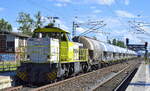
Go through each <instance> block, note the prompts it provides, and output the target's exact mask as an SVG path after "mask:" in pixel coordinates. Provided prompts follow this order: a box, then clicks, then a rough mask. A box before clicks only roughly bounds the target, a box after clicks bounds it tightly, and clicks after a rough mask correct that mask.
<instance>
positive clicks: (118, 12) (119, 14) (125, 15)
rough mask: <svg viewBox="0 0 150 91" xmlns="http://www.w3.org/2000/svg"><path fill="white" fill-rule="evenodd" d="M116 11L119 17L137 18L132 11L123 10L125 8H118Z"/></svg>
mask: <svg viewBox="0 0 150 91" xmlns="http://www.w3.org/2000/svg"><path fill="white" fill-rule="evenodd" d="M115 13H116V14H117V16H119V17H125V18H135V17H136V16H134V15H133V14H131V13H129V12H127V11H123V10H116V11H115Z"/></svg>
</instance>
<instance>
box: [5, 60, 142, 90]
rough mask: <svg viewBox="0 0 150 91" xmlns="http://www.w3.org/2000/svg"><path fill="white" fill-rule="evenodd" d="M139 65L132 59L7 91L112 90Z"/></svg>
mask: <svg viewBox="0 0 150 91" xmlns="http://www.w3.org/2000/svg"><path fill="white" fill-rule="evenodd" d="M138 65H139V61H135V60H132V61H128V62H123V63H119V64H115V65H111V66H108V67H105V68H102V69H99V70H96V71H92V72H89V73H86V74H82V75H79V76H75V77H72V78H68V79H66V80H62V81H59V82H56V83H52V84H48V85H45V86H42V87H38V88H34V89H33V88H32V89H31V88H26V87H23V86H20V89H17V87H14V88H13V89H15V88H16V90H6V91H99V90H100V91H112V90H114V89H115V88H116V87H117V86H118V85H119V84H120V83H121V81H122V80H123V79H124V78H125V77H126V76H127V75H128V74H130V73H131V71H133V70H134V69H135V68H137V67H138Z"/></svg>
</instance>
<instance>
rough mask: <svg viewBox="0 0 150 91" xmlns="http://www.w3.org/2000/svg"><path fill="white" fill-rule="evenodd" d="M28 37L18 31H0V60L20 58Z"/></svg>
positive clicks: (22, 55)
mask: <svg viewBox="0 0 150 91" xmlns="http://www.w3.org/2000/svg"><path fill="white" fill-rule="evenodd" d="M28 37H29V36H27V35H23V34H20V33H15V32H8V31H0V62H3V61H17V60H22V59H23V57H24V56H25V55H24V53H25V47H26V45H27V43H26V40H27V38H28Z"/></svg>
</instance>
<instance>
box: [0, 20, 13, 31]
mask: <svg viewBox="0 0 150 91" xmlns="http://www.w3.org/2000/svg"><path fill="white" fill-rule="evenodd" d="M2 30H7V31H12V26H11V24H9V23H8V22H7V21H5V20H4V19H3V18H2V19H0V31H2Z"/></svg>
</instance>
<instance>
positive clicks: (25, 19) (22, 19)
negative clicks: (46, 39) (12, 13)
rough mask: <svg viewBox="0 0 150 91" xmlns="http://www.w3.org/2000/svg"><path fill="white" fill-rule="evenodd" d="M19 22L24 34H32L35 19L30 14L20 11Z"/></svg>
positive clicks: (20, 29)
mask: <svg viewBox="0 0 150 91" xmlns="http://www.w3.org/2000/svg"><path fill="white" fill-rule="evenodd" d="M17 22H18V23H19V24H20V27H19V31H21V32H22V33H23V34H27V35H32V29H33V26H34V21H33V19H32V18H31V17H30V14H27V13H24V12H20V13H19V16H18V18H17Z"/></svg>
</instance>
